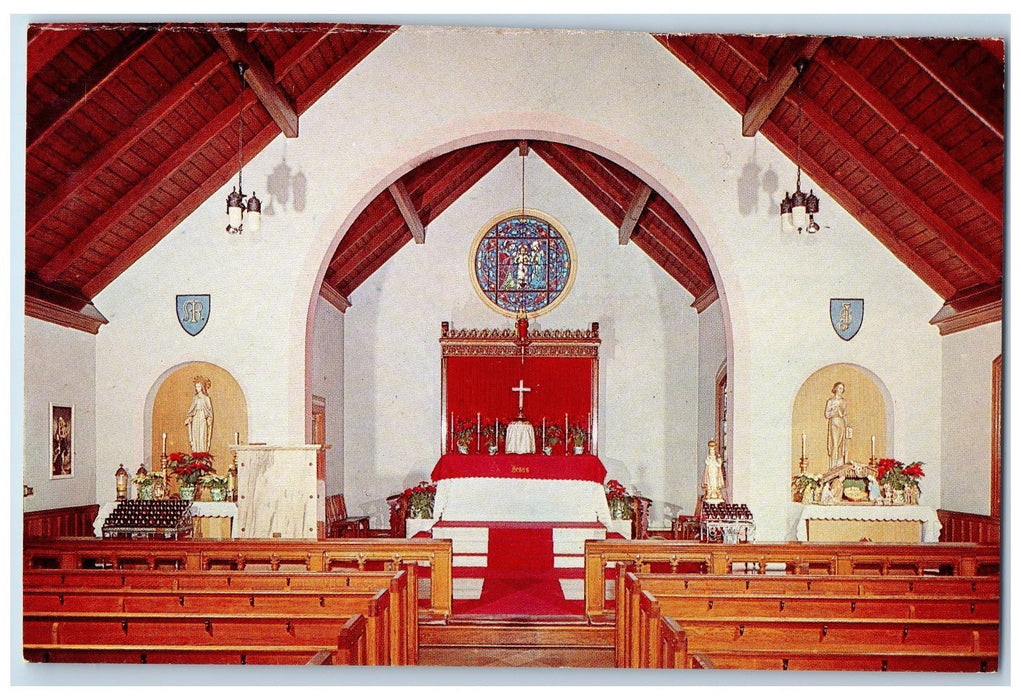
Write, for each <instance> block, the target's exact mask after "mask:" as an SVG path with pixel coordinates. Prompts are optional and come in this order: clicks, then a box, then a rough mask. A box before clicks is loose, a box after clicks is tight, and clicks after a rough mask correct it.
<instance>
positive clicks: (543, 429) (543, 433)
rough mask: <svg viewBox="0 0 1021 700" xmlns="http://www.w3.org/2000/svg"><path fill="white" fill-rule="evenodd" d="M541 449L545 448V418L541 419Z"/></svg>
mask: <svg viewBox="0 0 1021 700" xmlns="http://www.w3.org/2000/svg"><path fill="white" fill-rule="evenodd" d="M542 449H543V450H545V449H546V419H545V418H543V419H542Z"/></svg>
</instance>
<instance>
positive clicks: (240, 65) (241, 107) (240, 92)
mask: <svg viewBox="0 0 1021 700" xmlns="http://www.w3.org/2000/svg"><path fill="white" fill-rule="evenodd" d="M238 76H239V77H240V79H241V89H240V90H238V194H243V193H244V189H243V188H242V187H241V169H242V167H243V165H244V154H243V153H242V148H243V147H244V134H243V132H244V128H245V112H244V100H243V99H242V98H243V97H244V94H245V67H244V64H243V63H241V62H240V61H239V62H238Z"/></svg>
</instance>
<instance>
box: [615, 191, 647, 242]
mask: <svg viewBox="0 0 1021 700" xmlns="http://www.w3.org/2000/svg"><path fill="white" fill-rule="evenodd" d="M651 194H652V188H651V187H649V186H648V185H646V184H645V183H644V182H643V183H642V186H641V187H639V188H638V191H637V192H635V196H634V197H633V198H632V199H631V205H630V206H629V207H628V208H627V213H626V214H624V222H623V223H622V224H621V225H620V231H618V232H617V243H619V244H620V245H627V242H628V241H630V240H631V234H632V233H634V230H635V226H636V225H637V224H638V219H639V218H641V216H642V212H643V211H645V204H646V203H647V202H648V201H649V195H651Z"/></svg>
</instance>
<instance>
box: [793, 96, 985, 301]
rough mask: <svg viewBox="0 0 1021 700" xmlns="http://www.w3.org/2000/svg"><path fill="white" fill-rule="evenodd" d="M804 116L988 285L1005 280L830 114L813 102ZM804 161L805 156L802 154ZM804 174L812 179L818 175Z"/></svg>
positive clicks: (806, 109) (806, 108)
mask: <svg viewBox="0 0 1021 700" xmlns="http://www.w3.org/2000/svg"><path fill="white" fill-rule="evenodd" d="M801 106H802V109H803V110H804V112H805V115H806V116H807V117H808V118H809V119H810V120H811V122H812V124H813V125H814V126H815V128H817V129H818V130H819V131H820V132H822V133H823V134H824V135H825V136H826V137H827V138H829V139H830V140H832V141H835V142H837V143H839V144H840V146H841V148H842V149H843V150H844V152H845V153H847V155H848V157H850V158H851V159H852V160H853V161H855V162H856V163H857V164H858V165H859V166H860V167H861V168H863V169H864V170H865V171H866V172H868V173H869V174H870V175H871V176H872V177H873V178H875V179H876V181H877V182H878V183H879V184H880V185H881V186H882V187H883V188H885V189H886V190H887V191H888V192H889V193H890V194H892V195H893V196H894V197H897V198H898V199H899V200H900V202H901V204H903V205H904V206H905V207H906V208H907V209H908V210H909V211H911V213H912V214H914V215H915V216H916V217H918V220H919V221H921V222H922V223H923V224H924V225H925V226H926V227H928V228H929V229H930V230H931V231H933V232H935V233H936V235H937V236H939V238H940V239H941V240H942V241H943V243H944V244H945V245H946V246H947V247H948V248H950V249H951V250H952V251H954V253H956V254H957V255H958V256H959V257H960V258H961V260H963V261H964V262H965V263H966V264H967V265H968V266H969V267H970V268H971V269H972V270H974V271H975V273H976V274H977V275H978V276H979V277H980V278H981V279H982V280H983V281H985V282H996V281H997V280H999V279H1000V278H1001V277H1002V274H1003V273H1002V271H1001V270H1000V269H999V268H998V267H996V266H995V265H994V264H993V263H991V262H990V261H989V259H988V258H986V257H985V255H983V254H982V253H981V252H980V251H979V250H977V249H976V248H975V247H974V246H973V245H972V244H971V243H970V242H969V241H968V240H967V239H965V238H964V236H962V235H961V234H960V233H959V232H958V231H957V229H955V228H954V227H953V226H951V225H950V224H948V223H947V221H946V220H945V219H944V218H943V217H942V216H940V215H939V214H938V213H936V212H935V211H933V210H932V208H931V207H930V206H929V205H928V204H926V202H925V201H924V200H923V199H922V198H921V197H920V196H919V195H918V194H917V193H916V192H915V191H914V190H912V189H911V188H910V187H908V186H907V185H905V184H904V183H903V182H901V181H900V180H899V179H898V178H897V177H896V176H895V175H894V174H893V173H892V172H890V170H889V169H888V168H887V167H886V165H884V164H883V162H882V161H881V160H880V159H879V158H877V157H876V156H874V155H872V153H870V152H869V151H868V150H867V149H866V148H865V146H864V145H863V144H862V143H861V142H860V141H858V140H857V139H855V138H853V137H852V136H851V135H850V134H848V133H847V131H845V130H844V128H843V127H842V126H840V125H839V124H837V122H836V120H834V119H833V117H832V116H830V114H829V112H827V111H826V110H825V109H823V108H822V107H820V106H819V105H817V104H816V103H815V102H814V101H813V100H805V101H804V102H803V103H802V105H801ZM802 158H804V152H802ZM805 172H806V173H808V174H809V175H810V176H811V177H812V178H813V179H814V178H815V175H816V173H814V172H811V171H809V170H808V169H807V168H806V169H805Z"/></svg>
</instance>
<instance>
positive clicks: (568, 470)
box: [432, 454, 606, 484]
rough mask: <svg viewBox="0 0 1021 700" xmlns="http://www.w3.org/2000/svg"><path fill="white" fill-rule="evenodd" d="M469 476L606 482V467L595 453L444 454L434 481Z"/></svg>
mask: <svg viewBox="0 0 1021 700" xmlns="http://www.w3.org/2000/svg"><path fill="white" fill-rule="evenodd" d="M467 477H486V478H506V479H567V480H575V481H594V482H595V483H597V484H602V483H603V479H605V478H606V468H605V467H604V466H603V463H602V462H600V461H599V458H598V457H596V456H595V455H571V456H559V457H558V456H546V455H456V454H450V455H443V456H442V457H440V461H439V462H437V463H436V467H435V468H434V469H433V472H432V479H433V481H441V480H443V479H459V478H467Z"/></svg>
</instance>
